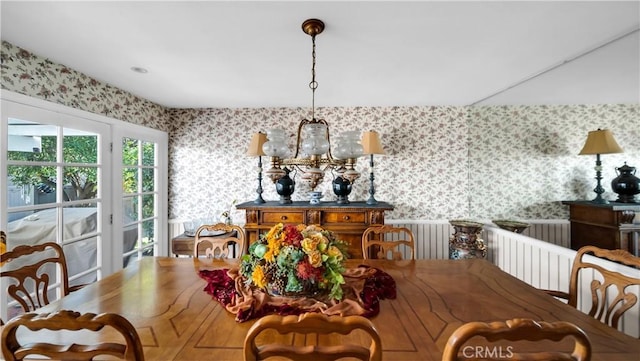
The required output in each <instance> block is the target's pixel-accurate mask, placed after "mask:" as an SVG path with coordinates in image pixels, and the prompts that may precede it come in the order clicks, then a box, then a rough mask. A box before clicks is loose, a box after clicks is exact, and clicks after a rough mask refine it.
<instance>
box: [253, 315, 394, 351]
mask: <svg viewBox="0 0 640 361" xmlns="http://www.w3.org/2000/svg"><path fill="white" fill-rule="evenodd" d="M268 329H273V330H276V331H277V332H278V333H280V334H287V333H301V334H309V333H317V334H323V335H324V334H330V333H339V334H341V335H347V334H349V333H351V332H352V331H354V330H358V329H360V330H363V331H364V332H366V333H367V334H368V336H370V337H371V344H370V346H369V347H368V348H367V347H364V346H361V345H353V344H341V345H339V346H294V345H290V344H276V343H269V344H263V345H260V346H258V345H257V344H256V338H257V337H258V335H260V334H261V333H262V332H263V331H265V330H268ZM273 356H281V357H285V358H288V359H291V360H301V361H322V360H337V359H339V358H344V357H352V358H356V359H359V360H369V361H373V360H376V361H379V360H382V343H381V340H380V335H379V334H378V331H377V330H376V328H375V327H374V326H373V323H371V321H369V319H367V318H365V317H362V316H346V317H342V316H327V315H325V314H322V313H305V314H302V315H300V316H278V315H269V316H265V317H262V318H261V319H259V320H258V321H256V322H255V323H254V324H253V326H252V327H251V328H250V329H249V332H248V333H247V336H246V337H245V339H244V359H245V361H256V360H264V359H266V358H269V357H273Z"/></svg>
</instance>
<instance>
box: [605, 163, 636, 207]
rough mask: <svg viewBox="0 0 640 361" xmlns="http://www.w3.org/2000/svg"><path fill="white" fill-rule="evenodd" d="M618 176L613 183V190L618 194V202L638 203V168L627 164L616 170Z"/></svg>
mask: <svg viewBox="0 0 640 361" xmlns="http://www.w3.org/2000/svg"><path fill="white" fill-rule="evenodd" d="M616 172H617V173H618V176H617V177H615V178H614V179H613V180H612V181H611V189H612V190H613V191H614V192H616V193H617V194H618V199H617V200H616V202H622V203H636V200H635V195H636V194H638V193H640V179H639V178H638V177H636V176H635V174H636V168H635V167H629V166H628V165H627V163H625V164H624V165H623V166H622V167H618V168H616Z"/></svg>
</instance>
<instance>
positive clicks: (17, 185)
mask: <svg viewBox="0 0 640 361" xmlns="http://www.w3.org/2000/svg"><path fill="white" fill-rule="evenodd" d="M7 174H8V176H9V183H10V185H11V187H9V194H8V196H9V198H8V200H9V204H8V206H9V207H19V206H26V205H36V204H47V203H55V202H56V167H43V166H32V165H10V166H8V167H7Z"/></svg>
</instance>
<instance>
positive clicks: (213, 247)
mask: <svg viewBox="0 0 640 361" xmlns="http://www.w3.org/2000/svg"><path fill="white" fill-rule="evenodd" d="M204 232H206V233H213V234H215V233H216V232H220V233H221V234H220V235H206V233H204ZM202 242H208V243H209V244H210V247H207V248H206V249H205V256H206V257H207V258H228V257H229V249H230V248H231V247H230V246H232V245H234V244H235V246H236V249H238V250H239V252H240V254H238V255H235V256H236V257H238V258H239V257H240V256H242V254H243V253H244V247H245V235H244V230H243V229H242V227H240V226H237V225H235V224H225V223H217V224H209V225H202V226H200V227H199V228H198V229H197V230H196V234H195V238H194V244H193V256H194V257H195V258H198V256H199V249H200V248H199V247H200V243H202ZM234 254H235V252H234Z"/></svg>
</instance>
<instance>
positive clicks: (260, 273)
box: [251, 265, 267, 288]
mask: <svg viewBox="0 0 640 361" xmlns="http://www.w3.org/2000/svg"><path fill="white" fill-rule="evenodd" d="M251 281H252V282H253V284H254V285H256V286H258V287H260V288H264V287H265V286H266V285H267V277H265V275H264V270H263V269H262V266H260V265H258V266H256V267H255V268H254V269H253V273H252V274H251Z"/></svg>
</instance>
